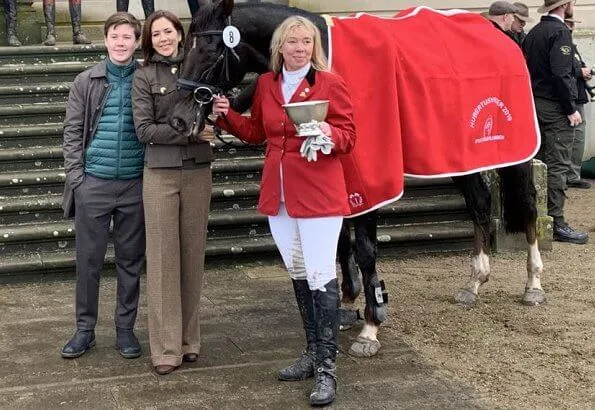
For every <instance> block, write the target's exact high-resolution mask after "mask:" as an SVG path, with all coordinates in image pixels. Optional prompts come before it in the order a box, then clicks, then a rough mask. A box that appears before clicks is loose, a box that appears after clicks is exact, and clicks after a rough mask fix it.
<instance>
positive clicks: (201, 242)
mask: <svg viewBox="0 0 595 410" xmlns="http://www.w3.org/2000/svg"><path fill="white" fill-rule="evenodd" d="M183 42H184V31H183V28H182V24H181V23H180V20H179V19H178V18H177V17H176V16H175V15H174V14H173V13H171V12H169V11H165V10H157V11H156V12H155V13H153V14H152V15H151V16H149V18H147V20H146V21H145V24H144V26H143V32H142V39H141V44H142V50H143V54H144V59H145V61H144V66H143V67H142V68H140V69H138V70H137V72H136V74H135V78H134V82H133V91H132V107H133V114H134V124H135V127H136V133H137V135H138V138H139V139H140V141H142V142H144V143H145V144H146V151H145V169H144V186H143V201H144V208H145V223H146V230H147V305H148V317H149V344H150V348H151V360H152V362H153V366H154V368H155V372H156V373H157V374H160V375H164V374H168V373H171V372H172V371H173V370H175V369H176V368H177V367H178V366H180V364H181V363H182V361H186V362H194V361H196V359H197V357H198V353H199V350H200V324H199V301H200V295H201V290H202V283H203V273H204V256H205V242H206V236H207V220H208V213H209V205H210V199H211V168H210V164H211V160H212V155H213V154H212V150H211V146H210V144H209V141H206V140H202V139H201V137H198V138H194V137H187V136H185V135H182V134H179V133H178V132H177V131H175V130H174V129H173V128H172V127H170V125H169V123H168V111H169V108H170V107H171V106H173V104H174V102H175V95H176V93H175V90H176V80H177V79H178V75H179V69H180V64H181V62H182V60H183V58H184V50H183V47H182V44H183Z"/></svg>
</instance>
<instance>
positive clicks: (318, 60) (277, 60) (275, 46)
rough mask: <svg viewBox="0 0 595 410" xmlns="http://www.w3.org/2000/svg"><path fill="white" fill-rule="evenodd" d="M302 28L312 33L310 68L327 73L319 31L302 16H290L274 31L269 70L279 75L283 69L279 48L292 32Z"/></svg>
mask: <svg viewBox="0 0 595 410" xmlns="http://www.w3.org/2000/svg"><path fill="white" fill-rule="evenodd" d="M298 27H303V28H305V29H306V30H308V31H310V32H311V33H312V38H313V40H314V48H313V51H312V61H311V63H312V67H313V68H314V69H315V70H318V71H328V61H327V59H326V55H325V54H324V50H323V49H322V44H321V43H322V40H321V38H320V30H318V27H316V26H315V25H314V23H312V22H311V21H310V20H308V19H307V18H305V17H302V16H290V17H287V18H286V19H285V20H283V22H282V23H281V24H280V25H279V27H277V28H276V29H275V32H274V33H273V37H272V38H271V70H272V71H273V72H275V73H280V72H281V69H282V68H283V55H282V54H281V47H283V44H284V43H285V41H287V38H288V37H289V35H290V34H291V32H292V31H293V30H295V29H296V28H298Z"/></svg>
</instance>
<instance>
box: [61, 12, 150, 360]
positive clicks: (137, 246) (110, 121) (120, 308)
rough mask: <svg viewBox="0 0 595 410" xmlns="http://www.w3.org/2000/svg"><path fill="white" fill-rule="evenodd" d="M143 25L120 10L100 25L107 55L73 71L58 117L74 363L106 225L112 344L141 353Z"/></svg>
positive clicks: (90, 323) (89, 339) (68, 348)
mask: <svg viewBox="0 0 595 410" xmlns="http://www.w3.org/2000/svg"><path fill="white" fill-rule="evenodd" d="M140 32H141V26H140V23H139V22H138V20H136V18H135V17H134V16H133V15H131V14H129V13H125V12H118V13H115V14H113V15H111V16H110V17H109V18H108V19H107V20H106V22H105V25H104V39H105V46H106V48H107V52H108V58H106V59H105V60H104V61H102V62H101V63H99V64H97V65H96V66H95V67H92V68H90V69H88V70H86V71H85V72H83V73H81V74H79V75H78V76H77V77H76V79H75V80H74V83H73V85H72V88H71V90H70V94H69V96H68V105H67V107H66V118H65V120H64V144H63V151H64V168H65V170H66V185H65V187H64V200H63V204H62V207H63V208H64V212H65V216H66V217H73V216H74V221H75V222H74V224H75V231H76V296H75V297H76V332H75V334H74V336H73V337H72V339H70V340H69V341H68V343H67V344H66V345H65V346H64V347H63V349H62V352H61V354H62V357H64V358H75V357H79V356H82V355H83V354H85V352H86V351H87V350H89V349H90V348H92V347H93V346H95V331H94V329H95V325H96V323H97V309H98V299H99V277H100V272H101V268H102V266H103V262H104V258H105V254H106V250H107V244H108V237H109V231H110V224H113V242H114V248H115V255H116V258H115V259H116V261H115V262H116V271H117V275H118V285H117V301H116V310H115V317H114V321H115V324H116V334H117V337H116V346H117V347H118V348H119V349H120V354H121V355H122V356H123V357H125V358H136V357H139V356H140V354H141V347H140V344H139V342H138V340H137V338H136V336H135V335H134V332H133V328H134V324H135V321H136V314H137V309H138V298H139V287H140V286H139V284H140V275H141V271H142V268H143V262H144V255H145V225H144V214H143V204H142V170H143V156H144V155H143V154H144V152H143V145H142V144H141V143H140V142H139V141H138V139H137V137H136V134H135V131H134V122H133V120H132V101H131V88H132V78H133V76H134V71H135V70H136V68H137V65H138V63H137V62H136V60H135V59H134V57H133V54H134V52H135V49H136V47H137V45H138V39H139V37H140Z"/></svg>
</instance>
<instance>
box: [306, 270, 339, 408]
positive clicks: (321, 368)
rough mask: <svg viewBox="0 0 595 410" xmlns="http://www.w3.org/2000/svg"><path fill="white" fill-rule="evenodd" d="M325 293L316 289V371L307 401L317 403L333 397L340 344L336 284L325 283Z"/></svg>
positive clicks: (323, 402) (335, 388)
mask: <svg viewBox="0 0 595 410" xmlns="http://www.w3.org/2000/svg"><path fill="white" fill-rule="evenodd" d="M324 287H325V292H323V291H321V290H315V291H313V292H312V295H313V296H314V311H315V312H316V374H315V382H314V388H313V389H312V392H311V393H310V404H312V405H314V406H320V405H325V404H329V403H331V402H332V401H333V400H335V394H336V390H337V376H336V368H335V358H336V356H337V349H338V347H339V340H338V339H339V284H338V282H337V279H333V280H331V281H330V282H328V283H327V284H326V285H324Z"/></svg>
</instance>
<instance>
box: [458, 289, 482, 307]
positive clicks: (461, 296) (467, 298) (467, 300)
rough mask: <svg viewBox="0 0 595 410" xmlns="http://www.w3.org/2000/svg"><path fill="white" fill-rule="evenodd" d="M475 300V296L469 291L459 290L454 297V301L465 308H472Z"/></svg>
mask: <svg viewBox="0 0 595 410" xmlns="http://www.w3.org/2000/svg"><path fill="white" fill-rule="evenodd" d="M476 300H477V295H476V294H475V293H473V292H471V291H470V290H469V289H465V288H461V289H459V292H458V293H457V294H456V296H455V301H456V302H457V303H462V304H463V305H465V306H473V305H475V301H476Z"/></svg>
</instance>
